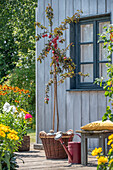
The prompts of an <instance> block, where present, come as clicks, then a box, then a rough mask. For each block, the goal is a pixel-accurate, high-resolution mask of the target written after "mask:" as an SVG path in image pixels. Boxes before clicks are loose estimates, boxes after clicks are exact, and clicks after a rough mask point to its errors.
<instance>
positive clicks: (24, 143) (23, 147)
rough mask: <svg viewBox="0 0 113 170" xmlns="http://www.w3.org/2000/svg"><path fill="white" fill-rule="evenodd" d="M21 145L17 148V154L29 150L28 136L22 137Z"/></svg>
mask: <svg viewBox="0 0 113 170" xmlns="http://www.w3.org/2000/svg"><path fill="white" fill-rule="evenodd" d="M21 143H22V144H21V146H19V148H18V151H19V152H22V151H29V150H30V136H23V140H22V142H21Z"/></svg>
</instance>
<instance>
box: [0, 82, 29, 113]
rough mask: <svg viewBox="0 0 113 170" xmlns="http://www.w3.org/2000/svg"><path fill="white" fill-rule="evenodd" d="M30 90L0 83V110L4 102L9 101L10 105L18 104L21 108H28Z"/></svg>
mask: <svg viewBox="0 0 113 170" xmlns="http://www.w3.org/2000/svg"><path fill="white" fill-rule="evenodd" d="M29 98H30V91H29V90H25V89H20V88H19V87H17V86H16V87H13V86H8V85H6V84H5V85H0V101H1V102H0V110H1V111H2V107H3V105H4V104H5V102H6V101H7V102H9V103H10V104H11V105H15V106H16V107H17V106H19V107H21V108H24V109H26V108H28V109H29Z"/></svg>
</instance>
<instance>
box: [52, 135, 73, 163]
mask: <svg viewBox="0 0 113 170" xmlns="http://www.w3.org/2000/svg"><path fill="white" fill-rule="evenodd" d="M55 140H59V141H60V143H61V145H62V146H63V148H64V150H65V151H66V153H67V155H68V157H69V159H70V160H71V161H73V157H72V155H71V153H70V152H69V151H68V149H67V147H66V145H65V143H64V142H63V140H62V133H58V134H56V136H55Z"/></svg>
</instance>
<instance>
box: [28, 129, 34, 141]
mask: <svg viewBox="0 0 113 170" xmlns="http://www.w3.org/2000/svg"><path fill="white" fill-rule="evenodd" d="M27 135H28V136H30V143H35V142H36V132H35V130H33V129H29V130H28V132H27Z"/></svg>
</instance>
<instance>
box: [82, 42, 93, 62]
mask: <svg viewBox="0 0 113 170" xmlns="http://www.w3.org/2000/svg"><path fill="white" fill-rule="evenodd" d="M87 61H89V62H91V61H93V44H88V45H81V62H87Z"/></svg>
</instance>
